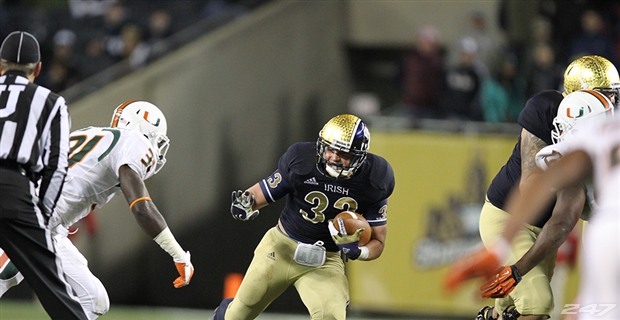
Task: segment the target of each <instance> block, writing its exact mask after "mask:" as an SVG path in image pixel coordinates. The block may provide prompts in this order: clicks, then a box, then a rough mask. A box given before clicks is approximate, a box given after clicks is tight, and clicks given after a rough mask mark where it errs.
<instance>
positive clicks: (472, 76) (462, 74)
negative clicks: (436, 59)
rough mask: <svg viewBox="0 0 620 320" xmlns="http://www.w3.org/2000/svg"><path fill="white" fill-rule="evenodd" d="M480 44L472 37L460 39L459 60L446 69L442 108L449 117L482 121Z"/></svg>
mask: <svg viewBox="0 0 620 320" xmlns="http://www.w3.org/2000/svg"><path fill="white" fill-rule="evenodd" d="M477 53H478V44H477V43H476V40H474V38H471V37H466V38H463V39H460V40H459V48H458V54H459V56H458V61H457V63H456V64H455V65H453V66H450V67H449V68H448V69H447V70H446V75H445V77H446V78H445V81H444V83H445V87H444V89H443V94H442V95H441V99H442V102H441V104H442V109H443V110H445V112H446V115H447V117H448V118H449V119H458V120H470V121H482V110H481V109H480V104H479V100H478V93H479V92H480V85H481V82H482V81H481V79H482V77H481V75H480V73H479V72H480V71H479V70H478V68H477V67H476V61H477V60H478V57H477Z"/></svg>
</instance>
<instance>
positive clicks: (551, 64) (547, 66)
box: [526, 43, 564, 97]
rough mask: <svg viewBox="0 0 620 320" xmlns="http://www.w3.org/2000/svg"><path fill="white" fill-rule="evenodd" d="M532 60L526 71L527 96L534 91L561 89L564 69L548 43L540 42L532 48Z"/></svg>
mask: <svg viewBox="0 0 620 320" xmlns="http://www.w3.org/2000/svg"><path fill="white" fill-rule="evenodd" d="M531 59H532V61H531V64H530V65H529V66H528V70H527V73H526V78H527V91H526V95H527V96H528V97H529V96H531V95H533V94H535V93H538V92H541V91H545V90H549V89H554V90H560V91H562V81H563V77H564V69H563V68H562V66H561V65H559V64H558V63H557V62H556V60H555V52H554V50H553V48H552V47H551V45H550V44H549V43H540V44H538V45H537V46H535V47H534V48H533V50H532V57H531Z"/></svg>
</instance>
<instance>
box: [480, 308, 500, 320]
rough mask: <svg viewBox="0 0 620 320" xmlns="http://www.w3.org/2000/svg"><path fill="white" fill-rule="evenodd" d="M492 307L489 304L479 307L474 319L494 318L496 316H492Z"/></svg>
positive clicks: (491, 319)
mask: <svg viewBox="0 0 620 320" xmlns="http://www.w3.org/2000/svg"><path fill="white" fill-rule="evenodd" d="M493 309H494V308H493V307H491V306H486V307H484V308H482V309H480V311H478V314H477V315H476V320H496V318H493Z"/></svg>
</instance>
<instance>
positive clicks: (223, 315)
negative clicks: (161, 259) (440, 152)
mask: <svg viewBox="0 0 620 320" xmlns="http://www.w3.org/2000/svg"><path fill="white" fill-rule="evenodd" d="M369 144H370V134H369V132H368V128H367V127H366V125H365V124H364V122H363V121H362V120H361V119H360V118H358V117H357V116H354V115H351V114H341V115H338V116H335V117H333V118H332V119H331V120H329V121H328V122H327V123H326V124H325V126H324V127H323V129H322V130H321V131H320V133H319V138H318V140H317V142H316V143H313V142H299V143H295V144H293V145H292V146H290V147H289V149H288V150H287V151H286V153H284V155H282V157H281V158H280V161H279V163H278V168H277V170H275V171H274V172H273V173H272V174H271V175H270V176H268V177H266V178H265V179H263V180H261V181H259V182H258V183H256V184H255V185H253V186H252V187H250V188H249V189H247V190H245V191H242V190H238V191H234V192H233V193H232V204H231V213H232V215H233V217H234V218H235V219H237V220H241V221H248V220H251V219H254V218H256V217H257V216H258V214H259V209H261V208H262V207H264V206H266V205H268V204H270V203H273V202H275V201H277V200H278V199H281V198H283V197H285V196H286V206H285V208H284V209H283V211H282V212H281V213H280V218H279V220H278V224H277V225H276V226H274V227H273V228H271V229H269V230H268V231H267V232H266V233H265V235H264V237H263V239H262V240H261V242H260V243H259V244H258V246H257V247H256V250H255V251H254V258H253V260H252V262H251V263H250V266H249V267H248V269H247V272H246V274H245V277H244V279H243V281H242V283H241V285H240V287H239V290H238V291H237V294H236V295H235V297H234V298H233V299H225V300H223V301H222V302H221V304H220V305H219V306H218V307H217V308H216V310H215V312H214V314H213V315H212V317H211V319H217V320H224V319H254V318H256V317H257V316H258V315H259V314H260V313H261V312H262V311H263V310H265V308H267V306H269V304H270V303H271V302H273V301H274V300H275V299H276V298H277V297H278V296H279V295H280V294H282V293H283V292H284V290H285V289H286V288H288V287H289V286H291V285H294V286H295V288H296V289H297V292H298V293H299V296H300V297H301V300H302V301H303V303H304V305H305V306H306V307H307V308H308V311H309V312H310V316H311V318H312V319H316V320H318V319H341V320H344V319H345V318H346V307H347V304H348V301H349V288H348V281H347V277H346V275H345V269H344V267H345V260H343V256H342V255H344V257H346V258H348V259H351V260H374V259H377V258H379V256H381V253H382V252H383V249H384V245H385V238H386V235H387V207H388V197H389V196H390V195H391V194H392V191H393V190H394V184H395V182H394V173H393V171H392V168H391V166H390V164H389V163H388V162H387V161H386V160H385V159H384V158H382V157H380V156H378V155H375V154H372V153H369V152H368V148H369ZM345 210H346V211H354V212H357V213H360V214H362V215H363V216H364V217H365V218H366V219H367V220H368V222H369V224H370V226H371V229H372V235H371V240H370V242H369V243H367V244H366V245H364V246H361V247H360V246H359V243H358V241H359V238H360V233H361V232H362V231H363V228H360V229H358V230H357V231H356V232H354V233H353V234H342V233H338V232H337V231H335V228H333V225H332V219H334V217H335V216H336V215H337V214H338V213H340V212H342V211H345ZM329 226H332V228H329ZM330 229H331V230H330Z"/></svg>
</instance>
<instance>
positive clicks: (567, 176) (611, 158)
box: [460, 114, 620, 320]
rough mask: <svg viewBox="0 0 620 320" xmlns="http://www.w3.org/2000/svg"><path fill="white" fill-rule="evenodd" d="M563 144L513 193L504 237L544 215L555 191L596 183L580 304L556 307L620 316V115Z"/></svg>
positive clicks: (490, 255)
mask: <svg viewBox="0 0 620 320" xmlns="http://www.w3.org/2000/svg"><path fill="white" fill-rule="evenodd" d="M562 143H563V144H564V146H565V149H564V150H565V154H564V155H563V156H562V157H561V158H560V159H558V160H557V161H556V162H554V163H553V165H551V166H549V168H548V169H547V170H545V171H542V169H540V168H537V169H536V170H538V172H537V174H536V175H535V176H533V177H532V179H531V180H530V181H529V182H528V184H526V185H523V186H522V187H521V188H520V189H519V192H513V193H511V195H510V197H509V199H508V202H507V207H506V208H507V210H509V211H510V212H519V214H515V215H513V217H512V218H511V219H510V221H509V222H508V224H507V226H506V228H505V230H504V234H503V238H504V239H506V240H508V241H509V239H513V238H514V237H515V233H516V230H519V229H520V226H522V225H523V223H524V222H526V221H528V220H531V219H532V218H533V217H536V216H537V215H540V214H541V213H542V212H543V210H544V207H545V206H546V204H547V203H548V202H549V201H550V200H551V199H552V198H553V196H554V194H555V190H561V189H563V188H566V187H569V186H575V187H581V186H582V185H584V184H589V183H591V182H593V184H594V190H595V191H596V194H597V198H596V200H597V204H598V209H597V211H596V212H595V213H594V214H593V215H592V217H591V219H590V220H589V225H588V228H587V229H586V232H585V233H584V240H583V247H584V250H583V255H582V258H581V262H582V271H581V280H580V287H579V294H578V297H577V301H575V302H576V303H574V304H569V305H565V306H558V307H560V308H563V309H562V313H564V314H569V315H576V319H579V320H583V319H620V309H619V308H618V301H620V286H618V281H619V279H620V268H619V267H620V263H619V261H620V232H619V231H620V202H618V185H620V161H618V159H620V118H618V116H617V114H615V115H614V116H612V117H602V118H601V117H599V118H598V119H592V120H588V121H584V122H583V124H582V123H580V124H579V130H577V131H576V130H574V129H573V130H571V132H570V134H569V135H567V136H566V138H565V140H564V141H563V142H562ZM490 251H491V252H478V253H477V258H476V259H471V260H470V262H473V261H474V260H479V261H480V260H484V259H487V260H495V259H501V258H498V257H501V255H502V251H499V250H493V249H492V250H490ZM497 254H499V255H497ZM471 257H473V255H472V256H471ZM462 266H465V265H462ZM468 267H469V269H470V270H468V271H466V272H467V273H469V274H470V275H471V274H473V272H472V271H473V270H474V269H477V270H476V271H475V272H480V271H481V268H480V267H479V265H478V266H477V265H475V264H473V263H470V264H469V265H468ZM460 270H463V269H460ZM461 272H463V271H461ZM504 319H506V318H505V317H504ZM509 319H510V318H509Z"/></svg>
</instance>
